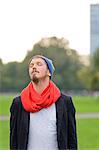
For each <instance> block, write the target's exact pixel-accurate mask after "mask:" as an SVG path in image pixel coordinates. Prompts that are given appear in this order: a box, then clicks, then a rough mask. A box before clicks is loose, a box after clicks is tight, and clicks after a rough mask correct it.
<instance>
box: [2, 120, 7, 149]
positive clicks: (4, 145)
mask: <svg viewBox="0 0 99 150" xmlns="http://www.w3.org/2000/svg"><path fill="white" fill-rule="evenodd" d="M0 150H9V121H0Z"/></svg>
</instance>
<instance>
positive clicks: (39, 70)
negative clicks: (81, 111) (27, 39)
mask: <svg viewBox="0 0 99 150" xmlns="http://www.w3.org/2000/svg"><path fill="white" fill-rule="evenodd" d="M53 72H54V65H53V63H52V61H51V60H50V59H48V58H47V57H44V56H42V55H36V56H33V57H32V58H31V60H30V62H29V76H30V79H31V82H30V83H29V85H28V86H27V87H26V88H25V89H23V91H22V92H21V94H20V96H18V97H16V98H15V99H14V100H13V103H12V105H11V108H10V112H11V116H10V149H11V150H67V149H70V150H73V149H74V150H76V149H77V135H76V120H75V108H74V105H73V103H72V99H71V97H69V96H66V95H64V94H62V93H61V91H60V90H59V88H58V87H57V86H56V85H55V84H54V83H53V82H52V80H51V79H52V75H53Z"/></svg>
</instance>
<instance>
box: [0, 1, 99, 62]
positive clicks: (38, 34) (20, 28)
mask: <svg viewBox="0 0 99 150" xmlns="http://www.w3.org/2000/svg"><path fill="white" fill-rule="evenodd" d="M92 3H99V0H0V58H1V59H2V61H3V63H7V62H11V61H22V60H23V59H24V58H25V56H26V54H27V51H28V50H31V49H32V48H33V45H34V44H35V43H37V42H38V41H40V40H41V38H45V37H51V36H56V37H58V38H62V37H64V38H65V39H67V40H69V43H70V45H69V46H70V48H73V49H75V50H77V52H78V53H79V54H81V55H87V54H89V53H90V4H92Z"/></svg>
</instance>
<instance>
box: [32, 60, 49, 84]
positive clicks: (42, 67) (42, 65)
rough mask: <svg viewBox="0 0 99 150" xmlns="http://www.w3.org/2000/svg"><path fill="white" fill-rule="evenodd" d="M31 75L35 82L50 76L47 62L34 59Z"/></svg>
mask: <svg viewBox="0 0 99 150" xmlns="http://www.w3.org/2000/svg"><path fill="white" fill-rule="evenodd" d="M29 75H30V79H31V80H32V81H33V82H38V81H39V80H41V79H44V78H46V77H48V76H50V73H49V70H48V68H47V65H46V62H45V61H44V60H43V59H42V58H33V59H32V60H31V62H30V64H29Z"/></svg>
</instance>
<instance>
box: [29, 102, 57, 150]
mask: <svg viewBox="0 0 99 150" xmlns="http://www.w3.org/2000/svg"><path fill="white" fill-rule="evenodd" d="M27 150H58V143H57V129H56V107H55V104H53V105H52V106H50V107H49V108H46V109H45V108H44V109H42V110H40V111H39V112H36V113H30V127H29V139H28V147H27Z"/></svg>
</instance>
